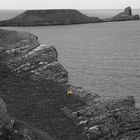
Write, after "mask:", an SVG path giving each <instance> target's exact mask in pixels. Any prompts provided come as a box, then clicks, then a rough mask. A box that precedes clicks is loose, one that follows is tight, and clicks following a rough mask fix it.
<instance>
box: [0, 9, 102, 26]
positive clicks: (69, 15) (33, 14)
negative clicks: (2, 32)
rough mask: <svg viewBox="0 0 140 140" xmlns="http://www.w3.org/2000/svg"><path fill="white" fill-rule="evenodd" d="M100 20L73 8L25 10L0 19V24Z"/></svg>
mask: <svg viewBox="0 0 140 140" xmlns="http://www.w3.org/2000/svg"><path fill="white" fill-rule="evenodd" d="M101 21H102V20H101V19H99V18H97V17H88V16H86V15H84V14H82V13H80V12H79V11H78V10H73V9H52V10H27V11H25V12H24V13H22V14H20V15H18V16H16V17H14V18H12V19H9V20H5V21H0V26H47V25H69V24H83V23H94V22H101Z"/></svg>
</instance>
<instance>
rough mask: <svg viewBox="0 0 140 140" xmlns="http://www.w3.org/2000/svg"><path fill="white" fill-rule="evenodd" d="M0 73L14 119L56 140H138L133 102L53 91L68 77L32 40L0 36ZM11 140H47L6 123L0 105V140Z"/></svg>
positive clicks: (51, 51) (138, 114) (138, 115)
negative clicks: (40, 129)
mask: <svg viewBox="0 0 140 140" xmlns="http://www.w3.org/2000/svg"><path fill="white" fill-rule="evenodd" d="M126 12H127V10H126ZM129 14H130V13H129ZM3 65H4V67H3ZM0 67H1V69H0V85H1V86H0V95H1V97H2V98H4V100H5V101H6V102H7V104H8V108H9V112H10V114H11V115H12V116H14V118H17V117H18V119H19V118H20V119H21V120H22V119H23V120H25V121H27V120H28V122H30V123H31V122H32V123H33V122H34V120H35V122H37V123H36V126H40V127H39V128H43V129H44V130H45V131H47V132H48V131H49V132H50V133H51V134H53V135H54V136H55V137H57V138H58V139H61V140H79V139H80V140H86V139H88V140H138V139H140V135H139V134H140V110H139V109H137V108H136V107H135V101H134V98H133V97H124V98H122V97H120V98H118V99H102V98H101V97H99V96H98V95H97V94H95V93H93V92H90V91H86V90H84V89H83V88H81V87H75V86H72V85H67V84H61V85H59V84H60V83H65V82H67V81H68V73H67V71H66V70H65V69H64V68H63V66H62V65H61V64H60V63H59V62H58V53H57V51H56V49H55V48H54V47H47V46H46V45H40V44H39V42H38V39H37V37H36V36H34V35H32V34H30V33H25V32H15V31H7V30H0ZM7 67H8V70H9V69H10V70H12V71H13V73H14V75H13V76H12V73H10V74H9V71H8V70H7ZM6 71H7V72H6ZM4 73H6V74H4ZM30 79H32V80H30ZM48 79H49V80H48ZM55 81H57V82H55ZM58 82H59V84H58ZM68 90H71V91H72V95H71V96H68V95H67V91H68ZM19 112H20V113H19ZM52 118H53V119H52ZM35 122H34V123H35ZM34 123H33V124H34ZM17 126H18V127H17ZM7 136H8V137H7ZM9 136H10V137H9ZM11 137H12V138H13V139H14V140H22V139H25V140H26V139H27V140H28V139H30V140H36V139H38V140H46V139H48V140H49V139H51V137H49V136H48V135H46V136H44V135H43V136H42V135H41V134H40V133H38V131H36V130H34V129H33V128H31V127H29V126H28V125H26V124H24V123H22V122H19V121H16V120H15V119H14V120H13V119H11V118H10V117H9V115H8V114H7V109H6V106H5V103H4V102H3V100H2V99H0V138H1V139H2V140H7V139H8V140H11V139H10V138H11Z"/></svg>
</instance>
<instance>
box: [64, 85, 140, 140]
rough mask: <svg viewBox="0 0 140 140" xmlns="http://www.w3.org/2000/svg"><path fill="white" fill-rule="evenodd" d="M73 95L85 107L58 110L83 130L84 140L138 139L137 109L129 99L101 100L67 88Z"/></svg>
mask: <svg viewBox="0 0 140 140" xmlns="http://www.w3.org/2000/svg"><path fill="white" fill-rule="evenodd" d="M71 89H72V91H73V93H74V94H73V96H75V97H77V96H79V97H80V98H81V99H83V100H84V101H85V105H84V106H81V107H78V108H75V109H73V110H72V109H69V108H68V107H64V108H62V109H61V110H62V111H63V112H64V113H65V114H66V116H67V117H68V118H69V119H71V120H73V122H74V123H75V125H77V126H78V127H79V128H81V129H82V130H83V132H82V133H83V135H86V137H87V139H88V140H138V139H140V135H139V134H140V110H139V109H136V108H135V101H134V98H133V97H118V98H116V99H102V98H101V97H99V96H98V95H97V94H95V93H91V92H88V91H85V90H83V89H82V88H76V87H74V86H71Z"/></svg>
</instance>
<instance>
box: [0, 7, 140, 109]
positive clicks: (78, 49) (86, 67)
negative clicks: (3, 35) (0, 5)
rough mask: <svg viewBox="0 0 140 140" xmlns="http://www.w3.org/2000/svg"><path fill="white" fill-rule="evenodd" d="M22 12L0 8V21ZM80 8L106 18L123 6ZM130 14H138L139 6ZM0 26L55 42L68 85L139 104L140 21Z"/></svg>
mask: <svg viewBox="0 0 140 140" xmlns="http://www.w3.org/2000/svg"><path fill="white" fill-rule="evenodd" d="M23 11H24V10H0V20H5V19H8V18H12V17H14V16H16V15H18V14H20V13H22V12H23ZM80 11H81V12H82V13H84V14H86V15H88V16H95V17H96V16H97V17H100V18H107V17H112V16H114V15H116V14H117V13H119V12H121V11H122V9H113V10H92V9H90V10H80ZM133 13H134V14H140V9H133ZM0 28H3V29H9V30H16V31H27V32H31V33H33V34H35V35H37V36H38V37H39V40H40V43H42V44H47V45H48V46H50V45H54V46H55V47H56V49H57V50H58V53H59V61H60V62H61V63H62V65H63V66H64V67H65V68H66V69H67V70H68V72H69V81H70V83H71V84H74V85H77V86H80V87H83V88H85V89H87V90H90V91H92V92H95V93H97V94H99V95H100V96H102V97H105V98H108V97H109V98H110V97H111V98H117V97H120V96H134V97H135V100H136V105H137V106H139V107H140V21H125V22H108V23H90V24H79V25H63V26H38V27H0Z"/></svg>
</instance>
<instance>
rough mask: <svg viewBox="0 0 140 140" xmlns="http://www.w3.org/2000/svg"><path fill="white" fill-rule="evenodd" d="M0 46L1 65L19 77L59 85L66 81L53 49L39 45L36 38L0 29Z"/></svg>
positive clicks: (62, 68) (64, 71) (28, 34)
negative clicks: (49, 81)
mask: <svg viewBox="0 0 140 140" xmlns="http://www.w3.org/2000/svg"><path fill="white" fill-rule="evenodd" d="M0 44H1V47H0V52H1V53H0V56H1V57H2V61H3V63H5V64H6V65H7V66H8V67H9V68H10V69H11V70H12V71H15V72H16V73H17V74H18V75H20V76H21V77H30V78H31V79H33V80H45V79H47V80H53V81H57V82H61V83H65V82H67V81H68V72H67V70H65V68H64V67H63V66H62V65H61V64H60V63H59V62H58V52H57V50H56V49H55V47H54V46H50V47H48V46H47V45H40V43H39V41H38V37H37V36H35V35H33V34H30V33H27V32H16V31H8V30H3V29H0Z"/></svg>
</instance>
